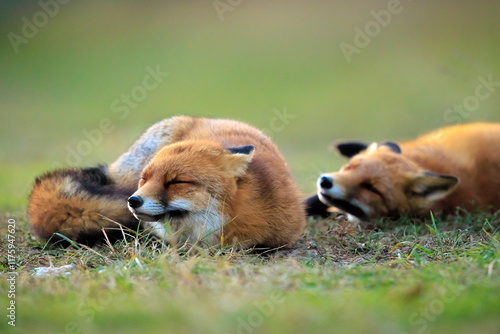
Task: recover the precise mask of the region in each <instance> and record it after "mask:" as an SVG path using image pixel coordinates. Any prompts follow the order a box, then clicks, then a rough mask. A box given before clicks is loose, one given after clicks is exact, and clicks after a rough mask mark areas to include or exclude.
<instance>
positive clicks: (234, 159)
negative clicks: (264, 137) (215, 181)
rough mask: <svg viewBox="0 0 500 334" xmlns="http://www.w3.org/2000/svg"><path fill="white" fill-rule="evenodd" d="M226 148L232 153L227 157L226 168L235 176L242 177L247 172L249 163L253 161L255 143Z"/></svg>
mask: <svg viewBox="0 0 500 334" xmlns="http://www.w3.org/2000/svg"><path fill="white" fill-rule="evenodd" d="M226 150H228V151H229V152H230V153H231V154H229V155H227V157H226V161H225V162H224V170H225V171H226V172H228V173H229V174H230V175H231V176H235V177H240V176H242V175H243V174H245V172H246V170H247V167H248V164H249V163H250V162H251V161H252V158H253V154H254V150H255V147H254V146H253V145H247V146H241V147H232V148H228V149H226Z"/></svg>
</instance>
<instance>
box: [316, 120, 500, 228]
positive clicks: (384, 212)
mask: <svg viewBox="0 0 500 334" xmlns="http://www.w3.org/2000/svg"><path fill="white" fill-rule="evenodd" d="M336 147H337V149H338V150H339V151H340V153H341V154H343V155H344V156H347V157H349V158H351V159H350V161H349V163H348V164H347V165H345V166H343V167H342V168H341V169H340V171H338V172H336V173H327V174H323V175H321V176H320V177H319V179H318V182H317V186H318V192H317V195H316V196H313V197H311V198H310V199H309V200H308V207H309V208H308V210H309V214H312V213H324V211H323V210H324V209H325V208H326V207H332V206H333V207H336V208H339V209H341V210H343V211H345V212H347V213H350V214H352V215H354V216H356V217H358V218H360V219H361V220H368V219H370V218H375V217H393V218H397V217H400V216H403V215H413V216H419V217H429V216H430V211H432V212H433V213H436V214H439V213H441V214H450V213H454V212H455V211H456V209H457V207H462V208H464V209H466V210H474V209H478V210H498V209H500V177H499V173H500V124H486V123H477V124H469V125H459V126H453V127H448V128H444V129H441V130H438V131H436V132H433V133H430V134H427V135H424V136H422V137H420V138H418V139H417V140H415V141H409V142H405V143H401V144H396V143H391V142H388V143H383V144H372V145H367V144H363V143H357V142H348V143H341V144H338V145H336ZM318 199H319V200H321V202H322V203H324V204H325V206H324V207H322V206H321V204H319V203H318ZM315 210H316V211H317V212H313V211H315Z"/></svg>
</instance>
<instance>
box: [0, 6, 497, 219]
mask: <svg viewBox="0 0 500 334" xmlns="http://www.w3.org/2000/svg"><path fill="white" fill-rule="evenodd" d="M61 1H62V0H61ZM65 1H66V0H65ZM43 3H50V4H51V6H52V7H50V6H49V7H46V9H43V8H42V6H41V5H40V4H39V3H37V2H35V1H2V4H1V5H0V6H1V7H2V8H1V11H0V15H1V17H0V19H1V20H0V29H1V30H0V33H1V36H2V39H1V42H0V113H1V122H0V158H1V159H0V184H1V192H0V209H1V210H2V211H9V212H20V211H23V210H25V206H26V203H27V195H28V193H29V191H30V187H31V184H32V182H33V179H34V177H35V176H36V175H39V174H41V173H43V172H45V171H47V170H50V169H52V168H53V167H54V166H56V165H61V164H62V165H66V164H68V162H70V164H74V163H71V161H70V160H68V154H70V153H69V152H72V151H75V150H78V149H81V151H82V152H84V153H85V154H81V155H80V158H81V159H75V158H73V160H72V161H74V162H75V161H76V162H77V165H79V166H89V165H94V164H96V163H111V162H112V161H114V160H115V159H116V158H117V157H118V156H119V155H120V154H121V153H122V152H124V151H125V150H126V149H127V147H128V146H129V145H131V144H132V143H133V142H134V141H135V140H136V139H137V137H138V136H139V135H140V134H141V133H142V132H143V131H144V130H145V129H146V128H148V127H149V126H150V125H151V124H152V123H153V122H156V121H159V120H161V119H163V118H167V117H170V116H172V115H177V114H187V115H193V116H205V117H225V118H232V119H237V120H241V121H244V122H247V123H250V124H252V125H254V126H256V127H258V128H261V129H264V128H267V129H270V128H272V125H273V124H274V125H275V126H278V127H276V128H275V129H278V130H277V131H268V133H269V132H271V133H270V134H271V135H272V136H273V138H274V140H275V141H276V142H277V143H278V145H279V146H280V148H281V149H282V151H283V152H284V153H285V155H286V157H287V158H288V159H289V163H290V166H291V169H292V171H293V173H294V175H295V176H296V178H297V181H298V183H299V185H300V187H301V189H302V190H303V192H304V193H306V194H307V193H309V192H312V191H314V188H315V186H314V184H315V180H316V178H317V176H318V174H319V173H321V172H324V171H333V170H334V169H337V168H338V167H339V166H340V165H341V164H342V159H340V158H339V157H337V156H336V155H335V154H333V153H332V152H331V151H330V150H329V144H330V143H331V142H332V141H334V140H337V139H341V138H343V139H346V138H350V139H362V140H368V141H375V140H384V139H392V140H399V139H405V138H411V137H414V136H416V135H418V134H420V133H422V132H426V131H429V130H432V129H434V128H437V127H441V126H446V125H451V124H456V123H457V122H473V121H479V120H480V121H500V108H499V105H500V87H494V91H493V92H492V93H491V94H490V96H489V97H488V98H486V99H484V100H481V101H480V103H479V105H477V106H474V108H472V109H473V110H471V111H466V113H464V114H463V115H459V113H458V112H457V111H453V110H452V109H450V108H452V107H453V106H454V105H455V104H462V103H463V102H464V101H465V100H467V99H468V100H467V101H469V102H471V101H472V102H473V101H474V100H473V99H471V98H470V97H471V96H474V94H475V91H476V88H477V87H478V85H480V81H479V79H478V78H480V77H483V78H488V76H491V78H492V80H493V81H495V82H500V61H499V59H500V34H499V31H500V20H499V19H498V14H499V13H500V2H498V1H460V2H458V1H439V2H436V1H404V0H402V1H401V2H400V5H399V7H397V11H398V14H391V18H390V20H389V19H388V17H387V16H383V15H382V14H380V13H381V12H380V11H381V10H385V11H387V10H388V4H389V1H369V2H368V1H364V2H347V1H235V0H233V1H231V2H228V1H215V2H212V1H189V2H188V1H161V2H160V1H106V2H103V1H99V2H92V1H69V2H68V3H67V4H60V3H58V2H56V1H55V0H53V1H51V0H45V1H44V2H43ZM231 3H232V4H233V5H234V6H233V5H231ZM54 4H57V5H54ZM47 6H48V5H47ZM216 7H217V8H216ZM47 8H49V9H47ZM44 12H45V13H46V14H44ZM47 13H48V14H47ZM374 13H375V14H374ZM376 13H379V14H376ZM382 13H384V12H382ZM49 14H53V15H49ZM380 15H382V16H380ZM375 16H379V19H380V17H382V19H383V20H385V21H383V25H382V24H380V23H376V21H375ZM26 22H28V23H26ZM30 24H31V25H32V27H31V30H30V28H29V27H28V26H29V25H30ZM33 27H34V28H35V29H33ZM358 28H359V30H358ZM365 28H368V29H369V30H368V32H369V34H371V35H372V37H370V36H368V38H369V41H367V38H366V37H365V38H364V39H363V37H360V36H359V31H360V30H361V31H365ZM370 29H371V30H370ZM23 31H24V32H23ZM357 35H358V36H357ZM12 41H14V43H13V42H12ZM19 41H22V43H21V42H19ZM356 41H357V42H358V46H359V45H361V46H363V47H359V48H358V50H357V53H353V54H352V55H351V57H350V58H351V59H350V62H348V60H347V59H346V57H345V55H344V54H343V52H342V49H341V45H345V44H342V43H347V44H350V45H351V46H353V47H356V43H355V42H356ZM19 43H21V44H19ZM359 43H365V44H368V45H362V44H359ZM16 51H17V52H16ZM147 68H151V69H155V68H159V69H160V70H161V71H163V72H168V73H169V75H168V76H167V77H165V78H164V80H163V81H162V82H161V83H160V84H159V85H158V87H157V88H155V89H152V90H151V91H147V96H145V97H142V96H141V99H142V98H144V99H143V100H142V101H137V100H136V101H135V102H136V104H137V106H135V108H129V110H130V112H129V113H128V115H127V117H120V116H124V114H123V113H122V112H119V113H117V112H114V109H113V103H115V101H117V100H118V101H119V100H120V99H121V98H122V95H123V94H128V95H130V94H131V93H132V92H134V89H135V92H136V94H137V93H138V92H140V88H137V87H138V86H141V85H143V80H144V78H145V76H146V75H148V70H147ZM120 103H121V104H120V106H122V107H123V106H124V104H123V103H122V102H120ZM116 107H117V105H115V109H116ZM469 109H471V108H469ZM122 110H123V109H122ZM447 110H448V111H447ZM115 111H116V110H115ZM277 111H279V112H280V113H283V112H284V111H286V113H287V114H290V115H292V116H293V118H290V119H287V122H285V123H280V122H276V120H273V119H275V118H276V113H277ZM457 116H459V117H457ZM103 119H109V120H110V122H111V124H112V130H110V131H108V132H107V133H102V138H100V137H99V136H97V137H95V138H97V139H96V143H97V144H95V145H94V144H92V145H90V147H88V145H87V146H85V145H86V144H83V142H86V141H87V142H88V139H87V137H86V136H85V133H94V134H95V132H93V131H94V130H96V129H98V128H99V125H100V122H101V121H102V120H103ZM286 123H288V124H286ZM281 125H283V126H281Z"/></svg>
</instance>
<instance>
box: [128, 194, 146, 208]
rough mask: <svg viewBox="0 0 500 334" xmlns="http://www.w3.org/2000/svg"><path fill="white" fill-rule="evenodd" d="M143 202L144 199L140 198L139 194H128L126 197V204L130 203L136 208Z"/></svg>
mask: <svg viewBox="0 0 500 334" xmlns="http://www.w3.org/2000/svg"><path fill="white" fill-rule="evenodd" d="M143 204H144V200H143V199H142V197H141V196H130V197H129V198H128V205H130V207H131V208H133V209H137V208H139V207H141V206H142V205H143Z"/></svg>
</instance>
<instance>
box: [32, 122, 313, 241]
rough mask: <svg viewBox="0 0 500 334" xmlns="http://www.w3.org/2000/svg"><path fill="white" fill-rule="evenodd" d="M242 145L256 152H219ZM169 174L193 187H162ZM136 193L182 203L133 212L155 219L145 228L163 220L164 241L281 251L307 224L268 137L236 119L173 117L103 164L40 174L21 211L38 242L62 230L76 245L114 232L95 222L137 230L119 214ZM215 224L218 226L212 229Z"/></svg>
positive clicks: (127, 215) (296, 193) (127, 216)
mask: <svg viewBox="0 0 500 334" xmlns="http://www.w3.org/2000/svg"><path fill="white" fill-rule="evenodd" d="M245 145H253V146H254V147H255V149H254V150H253V151H252V152H244V153H243V154H240V153H238V152H236V153H233V152H231V151H229V150H227V149H228V148H234V147H239V146H245ZM143 169H144V171H143ZM141 173H142V175H143V176H144V177H145V178H146V180H147V182H146V183H145V181H141ZM169 178H171V179H175V178H188V180H181V181H190V182H192V183H190V184H187V183H175V184H172V185H168V187H165V185H166V183H167V182H170V181H172V180H169ZM138 184H139V186H140V188H139V190H137V185H138ZM135 190H137V193H136V194H134V195H137V194H139V195H143V196H144V197H148V198H149V199H155V200H156V199H157V200H158V201H160V200H161V203H163V205H164V206H167V205H169V203H171V202H172V201H173V200H175V199H182V200H183V201H178V202H176V203H177V205H184V206H186V205H187V204H186V203H189V205H190V206H191V207H190V208H189V209H190V210H188V211H189V212H182V215H180V214H178V215H175V214H176V213H180V212H181V210H174V211H170V212H164V213H163V214H162V215H160V216H162V217H161V218H162V219H160V217H150V216H148V215H147V212H146V213H143V214H141V213H139V212H136V210H135V209H131V210H132V211H133V212H134V214H135V215H136V216H139V218H141V219H142V218H151V219H147V220H146V221H151V222H155V221H157V220H158V221H159V222H158V223H154V224H153V223H152V224H153V225H154V226H156V227H158V226H159V225H162V224H164V223H170V224H171V227H172V231H173V232H174V234H175V236H174V237H171V239H175V238H177V237H181V235H185V236H186V237H185V238H184V239H183V240H185V239H188V240H190V241H191V242H195V241H197V240H198V239H203V241H205V242H207V243H208V244H210V245H214V244H220V243H221V240H223V243H224V244H225V245H229V244H239V245H240V246H251V245H264V246H269V247H275V246H284V245H290V244H291V243H293V242H294V241H295V240H296V238H297V237H298V235H299V234H300V233H301V231H302V229H303V227H304V224H305V213H304V208H303V205H302V203H301V201H300V194H299V191H298V189H297V187H296V185H295V182H294V180H293V178H292V176H291V174H290V171H289V170H288V167H287V165H286V162H285V159H284V158H283V156H282V155H281V153H280V152H279V150H278V149H277V147H276V146H275V145H274V144H273V143H272V141H271V140H270V139H269V138H268V137H267V136H265V135H264V134H263V133H262V132H260V131H259V130H257V129H255V128H253V127H251V126H249V125H246V124H243V123H240V122H236V121H230V120H217V119H204V118H191V117H187V116H177V117H172V118H169V119H166V120H163V121H161V122H159V123H157V124H155V125H153V126H152V127H151V128H149V129H148V130H147V131H146V132H145V133H144V134H143V135H142V136H141V138H139V140H138V141H137V142H136V143H135V144H134V145H133V146H132V147H131V148H130V149H129V150H128V151H127V152H126V153H124V154H123V155H122V156H121V157H119V159H118V160H117V161H115V162H114V163H113V164H111V165H110V166H109V168H100V169H66V170H59V171H55V172H53V173H48V174H46V175H44V176H42V177H41V178H38V179H37V181H36V182H35V185H34V188H33V191H32V193H31V195H30V201H29V206H28V217H29V221H30V225H31V227H32V230H33V232H34V233H35V235H36V236H38V237H40V238H43V239H48V238H50V237H51V236H52V235H53V234H54V233H61V234H63V235H65V236H66V237H68V238H70V239H73V240H77V241H80V242H91V241H92V240H93V239H96V238H100V237H102V232H101V230H102V229H103V228H110V227H113V228H116V227H117V225H116V224H114V223H111V222H109V221H108V220H106V219H104V218H103V216H104V217H107V218H110V219H112V220H115V221H117V222H119V223H121V224H123V225H125V226H127V227H131V228H136V227H137V225H138V223H139V221H138V220H137V219H136V218H135V217H134V216H133V215H132V214H131V212H130V211H129V208H127V198H128V197H129V196H130V195H132V194H133V192H134V191H135ZM188 200H189V202H187V201H188ZM148 203H149V202H148ZM153 204H154V203H153ZM174 204H175V203H174ZM158 205H160V204H158ZM158 205H157V206H153V207H154V208H155V210H157V208H158V207H159V206H158ZM182 209H183V210H184V209H186V208H185V207H182ZM186 213H187V214H186ZM181 216H182V217H181ZM219 218H220V219H219ZM218 219H219V220H218ZM155 224H156V225H155ZM158 224H159V225H158ZM210 224H211V225H210ZM214 226H215V227H217V226H220V228H219V229H216V230H214V231H212V230H213V229H214ZM209 230H210V231H211V233H210V234H209V235H206V234H207V233H205V232H206V231H209ZM194 232H196V233H194ZM181 239H182V238H181Z"/></svg>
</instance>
